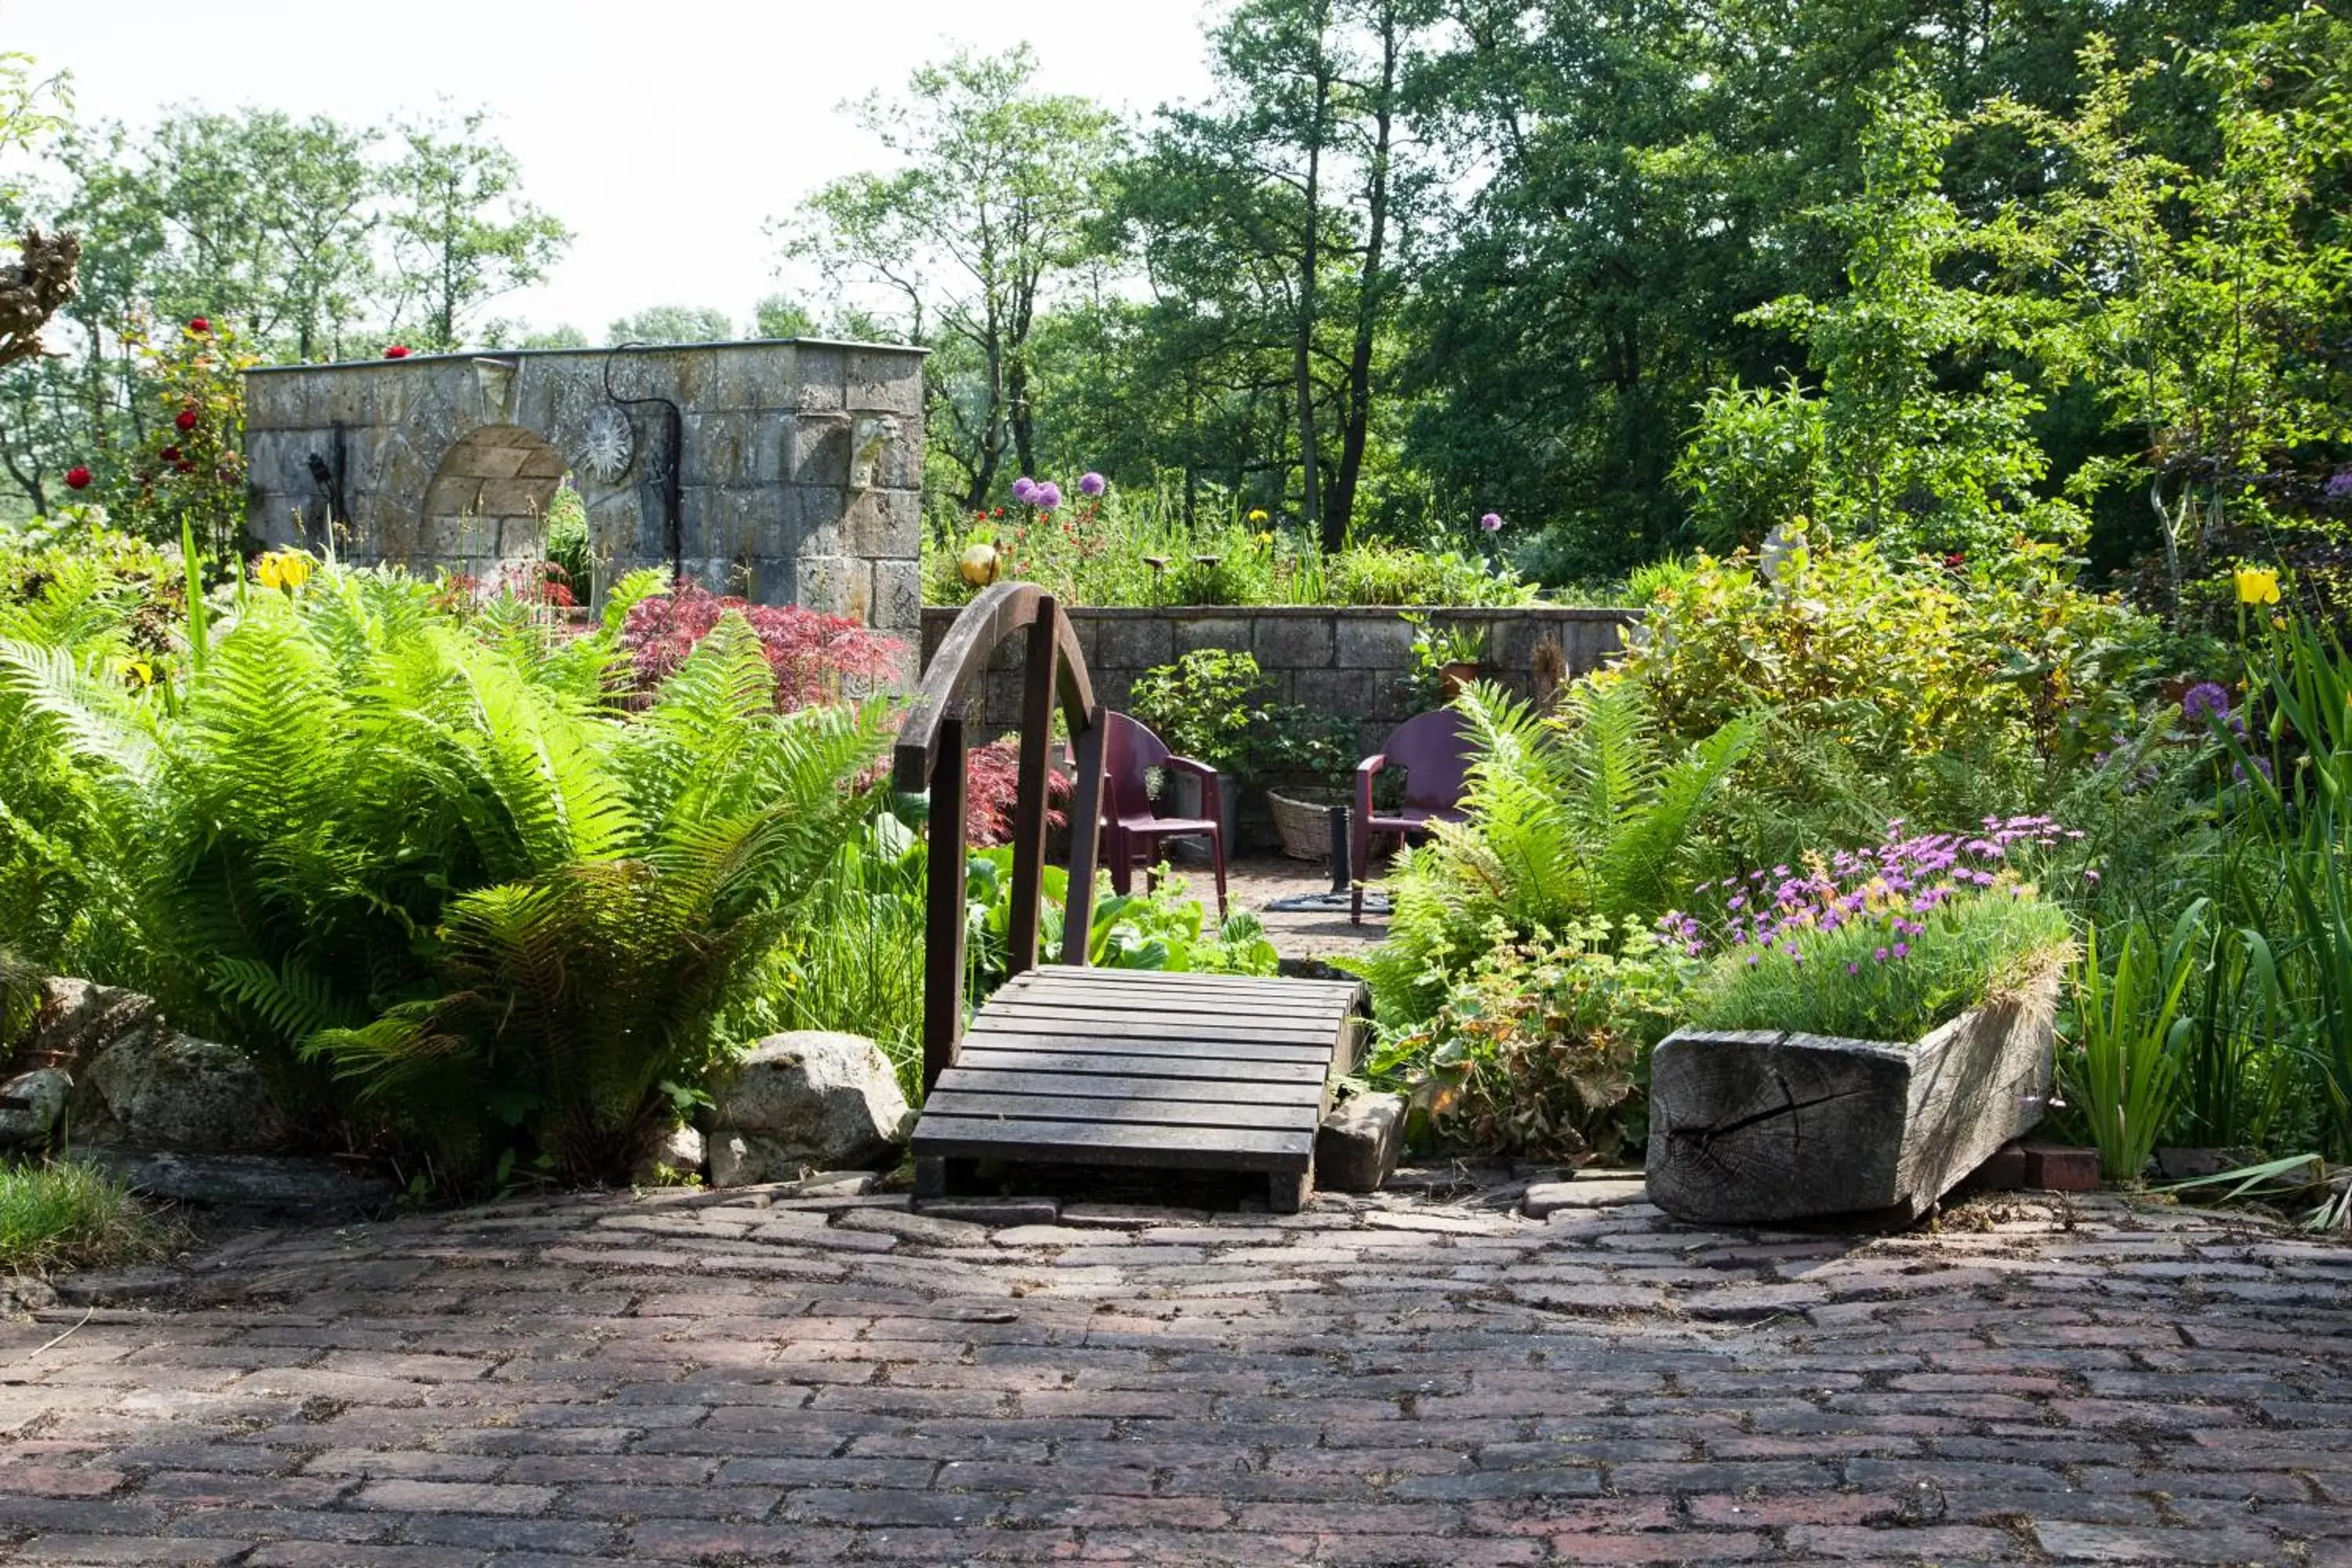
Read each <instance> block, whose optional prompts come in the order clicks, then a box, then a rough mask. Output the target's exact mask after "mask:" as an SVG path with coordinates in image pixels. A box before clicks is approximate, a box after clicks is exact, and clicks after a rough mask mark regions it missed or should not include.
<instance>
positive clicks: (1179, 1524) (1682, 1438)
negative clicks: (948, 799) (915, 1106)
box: [0, 1193, 2352, 1568]
mask: <svg viewBox="0 0 2352 1568" xmlns="http://www.w3.org/2000/svg"><path fill="white" fill-rule="evenodd" d="M209 1262H210V1265H211V1266H210V1267H208V1268H205V1269H203V1270H200V1271H199V1272H198V1274H197V1276H196V1278H195V1279H194V1280H193V1281H192V1282H191V1283H190V1284H189V1285H188V1286H187V1287H186V1288H185V1289H184V1290H183V1291H182V1292H181V1294H180V1295H179V1296H177V1297H176V1298H175V1299H174V1300H173V1304H172V1305H171V1306H170V1308H169V1309H168V1310H166V1309H163V1308H158V1309H157V1310H146V1311H142V1310H136V1309H133V1308H117V1309H113V1310H100V1311H98V1312H97V1313H96V1315H95V1316H94V1317H93V1318H92V1319H91V1320H90V1321H88V1322H87V1323H85V1324H84V1325H83V1326H82V1327H80V1328H79V1330H78V1331H75V1332H73V1333H72V1334H71V1335H69V1336H68V1337H67V1338H65V1339H64V1340H63V1341H62V1342H58V1343H55V1344H53V1345H49V1346H48V1348H46V1349H41V1348H39V1347H42V1346H43V1345H44V1344H45V1342H48V1341H50V1340H52V1339H53V1338H54V1337H55V1336H56V1335H58V1333H59V1332H60V1331H62V1330H63V1328H65V1327H68V1326H70V1325H71V1324H72V1323H73V1322H74V1321H76V1320H77V1319H79V1317H80V1316H81V1313H80V1310H79V1309H78V1308H75V1309H69V1310H58V1311H51V1312H47V1313H45V1314H43V1315H42V1317H43V1321H38V1322H33V1323H26V1322H15V1323H0V1562H6V1563H245V1564H248V1565H251V1568H263V1565H269V1564H277V1565H294V1564H346V1563H348V1564H409V1563H415V1564H433V1565H436V1568H440V1565H446V1564H473V1563H484V1562H490V1563H500V1564H509V1565H514V1568H522V1565H525V1564H551V1563H577V1562H580V1561H583V1560H591V1559H593V1560H596V1561H604V1562H611V1561H621V1562H630V1563H703V1562H712V1561H721V1562H736V1561H743V1562H761V1563H765V1562H788V1563H832V1562H846V1561H856V1562H892V1563H943V1562H965V1561H986V1562H1023V1563H1026V1562H1043V1561H1047V1560H1052V1561H1056V1562H1081V1563H1090V1562H1113V1563H1296V1562H1310V1561H1311V1562H1317V1563H1433V1564H1446V1565H1453V1564H1485V1563H1653V1562H1656V1563H1740V1562H1767V1563H1792V1562H1803V1563H1853V1562H1861V1561H1867V1562H1874V1563H1978V1562H2065V1563H2077V1562H2079V1563H2291V1564H2325V1563H2336V1564H2346V1563H2352V1310H2347V1294H2346V1287H2347V1283H2352V1248H2347V1247H2344V1246H2342V1245H2337V1244H2330V1243H2326V1242H2320V1241H2314V1240H2310V1239H2306V1238H2302V1237H2294V1236H2292V1235H2289V1234H2286V1233H2284V1232H2280V1231H2276V1230H2272V1229H2267V1228H2263V1227H2261V1226H2254V1225H2252V1224H2246V1223H2240V1222H2233V1221H2230V1220H2226V1219H2217V1218H2213V1217H2210V1216H2202V1215H2187V1214H2179V1213H2171V1212H2167V1211H2164V1210H2160V1209H2139V1210H2132V1209H2126V1208H2125V1207H2123V1206H2121V1205H2117V1204H2115V1203H2112V1202H2106V1201H2092V1202H2088V1203H2084V1204H2081V1205H2078V1206H2077V1207H2075V1208H2073V1209H2070V1208H2068V1207H2066V1206H2065V1205H2063V1204H2062V1203H2059V1202H2057V1201H2056V1200H2042V1199H2033V1200H2030V1201H2011V1202H2006V1203H2004V1204H2003V1205H1999V1206H1991V1207H1986V1206H1979V1207H1977V1208H1975V1209H1972V1210H1968V1211H1963V1212H1962V1213H1961V1214H1959V1215H1957V1216H1955V1217H1954V1218H1953V1219H1952V1220H1950V1221H1949V1222H1948V1228H1947V1229H1946V1230H1945V1231H1944V1232H1943V1233H1941V1234H1937V1235H1917V1236H1908V1237H1895V1238H1887V1239H1877V1240H1869V1241H1853V1240H1843V1239H1825V1238H1822V1237H1790V1236H1785V1235H1723V1234H1714V1233H1706V1232H1700V1231H1695V1230H1690V1229H1687V1228H1684V1227H1679V1226H1674V1225H1671V1224H1669V1223H1667V1222H1666V1221H1664V1219H1663V1218H1662V1217H1661V1216H1660V1215H1658V1214H1657V1213H1656V1211H1655V1210H1654V1209H1650V1208H1648V1207H1647V1206H1644V1205H1633V1206H1628V1207H1622V1208H1613V1209H1601V1210H1585V1211H1569V1212H1565V1213H1562V1214H1560V1215H1555V1216H1553V1218H1552V1219H1551V1220H1550V1221H1549V1223H1538V1222H1536V1221H1531V1220H1526V1219H1522V1218H1519V1217H1517V1216H1516V1215H1506V1214H1501V1213H1497V1212H1496V1211H1494V1210H1492V1209H1485V1208H1480V1207H1477V1206H1474V1205H1451V1206H1449V1205H1435V1204H1427V1203H1414V1202H1412V1200H1410V1199H1408V1198H1382V1199H1380V1200H1374V1201H1371V1202H1368V1203H1355V1202H1350V1203H1347V1204H1333V1203H1331V1202H1330V1201H1328V1200H1326V1201H1325V1202H1324V1203H1323V1204H1321V1205H1318V1207H1317V1208H1316V1209H1315V1210H1313V1211H1310V1212H1309V1213H1307V1214H1306V1215H1299V1216H1297V1217H1296V1218H1295V1219H1276V1218H1271V1217H1268V1216H1265V1215H1257V1216H1250V1215H1217V1216H1214V1217H1212V1216H1210V1215H1204V1214H1202V1213H1198V1212H1192V1213H1168V1212H1164V1211H1163V1212H1160V1213H1156V1214H1153V1215H1141V1214H1139V1213H1134V1212H1125V1213H1122V1212H1119V1211H1116V1210H1108V1209H1095V1210H1088V1209H1087V1208H1086V1207H1084V1206H1083V1205H1074V1206H1072V1207H1071V1208H1069V1209H1068V1210H1066V1212H1065V1213H1064V1214H1063V1215H1061V1216H1060V1219H1059V1222H1058V1223H1055V1224H1032V1225H1023V1226H1013V1227H1008V1228H997V1229H994V1230H991V1229H989V1228H986V1227H983V1226H979V1225H973V1224H964V1223H956V1222H950V1221H946V1220H942V1219H940V1218H937V1217H934V1216H929V1215H909V1214H908V1213H907V1212H905V1210H904V1208H903V1206H902V1205H898V1204H897V1203H895V1202H894V1201H892V1200H877V1199H870V1198H869V1199H862V1200H860V1199H836V1200H832V1201H829V1202H827V1201H817V1202H810V1201H789V1200H786V1199H782V1198H779V1197H778V1196H776V1195H775V1194H761V1193H748V1194H746V1193H737V1194H702V1195H698V1196H694V1197H688V1198H685V1199H683V1200H680V1199H678V1198H670V1199H668V1200H667V1201H657V1200H656V1199H652V1198H647V1199H639V1200H634V1201H633V1200H631V1199H629V1198H627V1197H625V1196H619V1195H614V1196H591V1197H578V1198H567V1199H562V1200H559V1201H553V1202H549V1203H545V1204H539V1205H505V1206H501V1207H498V1208H493V1209H479V1210H473V1211H468V1212H466V1213H462V1214H457V1215H437V1216H432V1217H427V1218H419V1219H413V1220H403V1221H400V1222H397V1223H392V1224H384V1225H379V1226H368V1227H364V1228H354V1229H352V1230H349V1231H338V1232H331V1233H330V1232H296V1233H285V1234H279V1235H277V1236H274V1237H262V1238H259V1239H258V1240H257V1241H256V1240H252V1239H249V1240H247V1241H246V1242H243V1243H239V1244H236V1246H233V1247H230V1248H229V1249H227V1251H226V1253H225V1254H220V1255H215V1257H214V1258H212V1259H210V1260H209Z"/></svg>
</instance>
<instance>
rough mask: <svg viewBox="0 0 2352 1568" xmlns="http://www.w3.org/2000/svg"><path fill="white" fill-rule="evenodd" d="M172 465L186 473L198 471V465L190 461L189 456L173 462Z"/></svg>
mask: <svg viewBox="0 0 2352 1568" xmlns="http://www.w3.org/2000/svg"><path fill="white" fill-rule="evenodd" d="M172 466H173V468H177V469H179V470H180V472H182V473H184V474H193V473H194V472H195V471H196V466H195V464H194V463H192V462H190V461H188V459H187V458H181V459H180V460H179V461H178V462H176V463H174V464H173V465H172Z"/></svg>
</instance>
